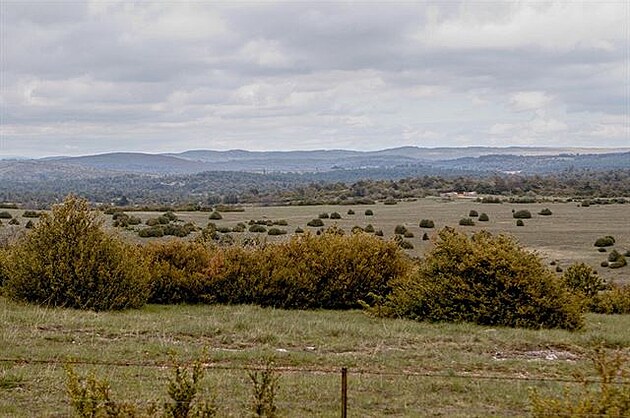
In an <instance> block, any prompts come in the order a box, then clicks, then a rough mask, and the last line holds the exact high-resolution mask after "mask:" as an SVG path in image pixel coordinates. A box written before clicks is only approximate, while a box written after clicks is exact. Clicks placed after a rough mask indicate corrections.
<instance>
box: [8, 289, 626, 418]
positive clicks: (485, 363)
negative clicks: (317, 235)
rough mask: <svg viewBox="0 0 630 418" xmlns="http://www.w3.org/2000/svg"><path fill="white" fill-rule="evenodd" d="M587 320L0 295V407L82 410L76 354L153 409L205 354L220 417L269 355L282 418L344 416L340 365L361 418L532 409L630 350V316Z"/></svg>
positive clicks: (241, 404) (237, 406) (57, 412)
mask: <svg viewBox="0 0 630 418" xmlns="http://www.w3.org/2000/svg"><path fill="white" fill-rule="evenodd" d="M587 318H588V319H587V326H586V328H585V330H583V331H580V332H573V333H571V332H567V331H560V330H543V331H532V330H520V329H507V328H488V327H480V326H475V325H470V324H428V323H416V322H412V321H406V320H391V319H374V318H370V317H368V316H366V315H365V314H363V313H362V312H359V311H349V312H332V311H308V312H306V311H283V310H274V309H263V308H258V307H254V306H155V305H153V306H147V307H145V308H144V309H141V310H135V311H126V312H103V313H94V312H83V311H75V310H65V309H46V308H40V307H34V306H26V305H21V304H16V303H13V302H10V301H7V300H6V299H4V298H0V347H2V350H1V354H0V356H1V357H2V358H3V361H0V415H1V416H16V417H20V416H24V417H27V416H48V417H57V416H68V415H70V414H71V410H70V408H69V405H68V401H67V397H66V395H65V385H64V383H65V374H64V370H63V365H62V363H63V362H65V361H79V362H86V363H94V364H91V365H85V364H78V365H75V368H76V370H77V371H78V372H79V373H81V374H84V373H86V372H88V371H94V373H95V374H96V375H97V376H99V377H103V378H107V379H108V380H109V381H110V382H111V384H112V388H113V391H114V394H115V396H116V398H117V399H120V400H130V401H134V402H139V403H142V402H147V401H151V400H156V399H165V398H166V382H167V380H168V377H169V370H168V365H169V364H170V363H171V361H172V359H173V357H175V358H177V359H178V360H180V361H191V360H193V359H197V358H200V357H203V362H204V363H206V364H207V365H208V366H209V368H208V371H207V373H206V379H205V380H204V391H205V392H206V393H208V394H214V395H215V396H216V399H217V402H218V403H219V405H220V407H221V414H220V415H221V416H244V415H246V414H247V412H246V410H247V403H248V397H249V390H250V388H249V383H248V378H247V374H246V371H244V370H243V369H242V368H245V367H248V366H252V365H256V364H259V363H260V361H261V359H263V358H266V357H269V356H273V357H274V358H275V363H276V365H277V366H278V367H280V368H281V370H280V371H279V373H280V374H281V377H280V384H281V390H280V393H279V396H278V404H279V408H280V412H281V415H282V416H338V415H339V402H340V401H339V373H338V371H339V369H340V368H341V367H348V368H349V369H350V377H349V413H350V416H374V417H377V416H384V415H389V416H426V415H432V416H488V415H499V416H505V415H526V414H527V412H528V410H529V403H528V398H527V394H528V391H529V388H532V387H538V388H539V389H540V391H541V392H544V393H546V392H550V393H554V392H555V393H561V391H562V385H566V383H561V382H554V381H548V380H544V379H567V378H570V377H571V375H572V374H573V373H576V372H582V373H585V374H587V375H590V374H593V372H592V370H591V367H590V363H589V361H588V353H589V352H590V351H591V350H592V349H593V348H595V347H597V346H601V345H604V346H605V347H608V348H614V349H621V350H622V351H625V353H626V354H630V334H629V333H628V332H627V330H628V329H630V316H629V315H625V316H602V315H589V316H588V317H587ZM6 359H23V360H24V361H23V362H13V361H5V360H6ZM33 360H51V361H53V362H43V363H37V362H33ZM54 361H58V362H59V363H55V362H54ZM104 363H116V364H118V365H116V366H112V365H107V364H104ZM125 363H128V364H129V365H127V366H125V365H124V364H125ZM541 379H542V380H541ZM208 396H210V395H208Z"/></svg>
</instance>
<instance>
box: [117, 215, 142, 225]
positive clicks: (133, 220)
mask: <svg viewBox="0 0 630 418" xmlns="http://www.w3.org/2000/svg"><path fill="white" fill-rule="evenodd" d="M112 219H113V220H114V226H115V227H121V228H126V227H128V226H129V225H139V224H141V223H142V220H141V219H140V218H138V217H136V216H129V215H127V214H126V213H124V212H114V214H113V216H112Z"/></svg>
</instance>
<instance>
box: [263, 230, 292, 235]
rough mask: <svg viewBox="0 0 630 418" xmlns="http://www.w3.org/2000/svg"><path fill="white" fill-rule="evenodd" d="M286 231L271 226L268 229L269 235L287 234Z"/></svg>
mask: <svg viewBox="0 0 630 418" xmlns="http://www.w3.org/2000/svg"><path fill="white" fill-rule="evenodd" d="M286 233H287V231H286V230H284V229H280V228H269V231H267V234H268V235H285V234H286Z"/></svg>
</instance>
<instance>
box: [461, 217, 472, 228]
mask: <svg viewBox="0 0 630 418" xmlns="http://www.w3.org/2000/svg"><path fill="white" fill-rule="evenodd" d="M459 224H460V225H462V226H475V221H473V220H472V219H470V218H462V219H460V220H459Z"/></svg>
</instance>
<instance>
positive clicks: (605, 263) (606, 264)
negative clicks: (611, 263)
mask: <svg viewBox="0 0 630 418" xmlns="http://www.w3.org/2000/svg"><path fill="white" fill-rule="evenodd" d="M599 265H600V266H602V267H608V261H602V262H601V263H599Z"/></svg>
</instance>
